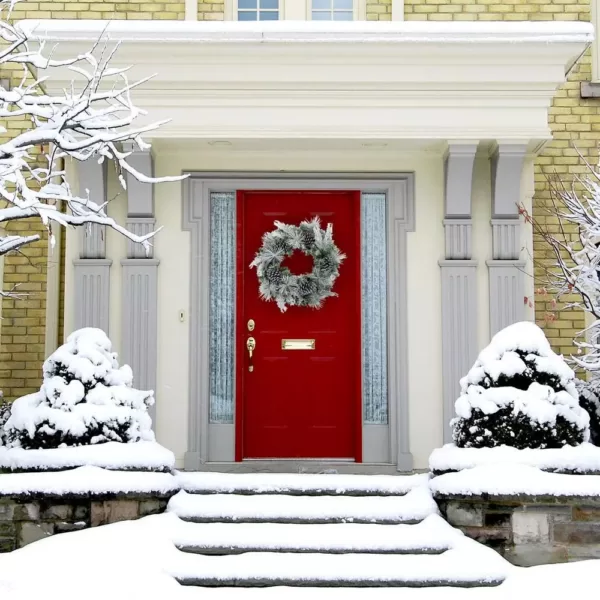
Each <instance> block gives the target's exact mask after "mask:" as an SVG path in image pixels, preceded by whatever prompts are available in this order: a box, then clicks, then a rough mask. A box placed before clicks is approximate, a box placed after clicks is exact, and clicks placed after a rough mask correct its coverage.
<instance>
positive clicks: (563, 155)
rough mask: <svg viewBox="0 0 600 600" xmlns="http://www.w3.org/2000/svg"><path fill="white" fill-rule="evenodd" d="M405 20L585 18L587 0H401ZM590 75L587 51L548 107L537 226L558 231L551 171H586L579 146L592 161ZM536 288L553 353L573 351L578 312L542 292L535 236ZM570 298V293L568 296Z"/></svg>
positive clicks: (566, 176) (544, 254)
mask: <svg viewBox="0 0 600 600" xmlns="http://www.w3.org/2000/svg"><path fill="white" fill-rule="evenodd" d="M404 11H405V14H404V16H405V19H406V20H430V21H451V20H454V21H551V20H557V21H589V20H590V12H591V4H590V0H503V1H502V2H498V1H497V0H470V1H467V0H404ZM590 79H591V54H590V52H587V53H586V54H585V55H584V57H583V58H582V60H581V61H580V63H579V64H578V65H577V66H576V67H575V69H573V71H572V72H571V73H570V75H569V78H568V81H567V83H566V84H565V85H563V86H562V87H561V88H560V89H559V90H558V93H557V94H556V97H555V99H554V102H553V104H552V107H551V108H550V117H549V121H550V126H551V129H552V132H553V136H554V139H553V141H552V142H550V143H549V144H548V145H547V146H546V148H545V149H544V151H543V152H542V154H541V156H540V157H539V158H538V159H537V161H536V166H535V197H534V211H533V213H534V214H533V216H534V219H535V220H536V221H537V222H538V223H540V225H541V226H543V227H544V228H546V229H548V230H549V231H553V232H554V233H558V227H557V225H556V222H555V219H554V220H553V218H552V217H551V216H549V215H547V212H546V210H545V209H546V208H547V207H551V206H552V202H551V197H550V186H549V183H548V179H547V178H548V177H551V176H552V175H553V174H554V173H557V174H558V176H559V177H560V178H561V179H563V180H566V181H570V180H571V179H572V178H573V176H574V175H576V174H579V173H585V172H586V167H585V166H584V164H583V161H582V160H581V159H580V158H579V156H578V150H579V152H581V154H582V155H583V156H584V157H585V158H586V159H590V160H591V161H593V162H596V160H597V156H598V151H597V147H598V144H599V142H600V100H582V99H581V98H580V94H579V87H580V82H581V81H585V80H590ZM533 251H534V263H535V273H536V289H537V290H540V291H542V293H539V294H537V295H536V301H535V314H536V320H537V322H538V324H539V325H540V326H541V327H543V328H544V330H545V332H546V335H547V336H548V339H549V340H550V342H551V343H552V346H553V347H554V349H555V350H556V351H557V352H561V353H563V354H565V355H570V354H573V353H574V352H575V348H574V346H573V337H574V336H575V335H576V334H577V332H579V331H581V330H582V329H583V328H584V326H585V325H584V316H583V313H582V312H581V311H573V310H569V311H565V310H562V311H561V309H562V308H563V307H564V305H565V302H567V301H569V300H570V299H569V298H564V300H565V302H562V303H558V304H555V303H554V302H553V299H552V297H551V295H550V294H547V293H545V292H544V291H543V288H544V287H545V279H546V275H545V273H546V269H547V268H548V267H549V266H551V265H552V264H553V262H554V258H553V254H552V251H551V250H550V249H549V248H548V247H547V246H546V245H545V244H544V243H543V242H542V241H541V240H539V239H536V240H534V247H533ZM571 299H573V298H571Z"/></svg>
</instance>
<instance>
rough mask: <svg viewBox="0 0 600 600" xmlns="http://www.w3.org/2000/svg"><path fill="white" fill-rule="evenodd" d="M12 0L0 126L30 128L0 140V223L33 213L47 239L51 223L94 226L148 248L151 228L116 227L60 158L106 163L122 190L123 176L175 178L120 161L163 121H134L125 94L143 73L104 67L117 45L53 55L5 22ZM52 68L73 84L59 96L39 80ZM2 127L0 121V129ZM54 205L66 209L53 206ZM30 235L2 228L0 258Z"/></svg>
mask: <svg viewBox="0 0 600 600" xmlns="http://www.w3.org/2000/svg"><path fill="white" fill-rule="evenodd" d="M18 1H19V0H0V42H1V43H0V46H2V49H0V68H2V67H3V66H4V67H8V66H10V67H11V68H12V69H13V71H12V72H14V66H15V65H17V66H18V67H20V68H21V74H20V76H17V77H16V78H14V79H16V81H14V80H13V86H12V87H11V89H5V87H3V86H2V85H0V119H1V120H2V121H3V122H4V123H6V122H7V121H10V120H11V119H14V120H19V121H23V120H26V121H28V122H29V123H30V124H31V125H30V127H29V128H28V129H27V130H25V131H22V132H21V133H18V134H16V135H14V136H13V137H12V138H11V139H9V140H8V141H6V142H4V143H2V144H0V198H1V199H2V200H3V201H4V206H5V208H1V209H0V224H2V223H7V222H9V221H13V220H16V219H24V218H31V217H37V218H39V219H41V221H42V223H43V224H44V225H45V227H46V228H47V230H48V234H49V236H50V237H51V239H52V227H51V224H52V223H56V224H58V225H62V226H77V227H79V226H85V225H88V224H91V223H95V224H99V225H104V226H106V227H109V228H111V229H114V230H115V231H117V232H118V233H120V234H122V235H124V236H125V237H127V238H128V239H130V240H132V241H133V242H136V243H140V244H142V245H143V246H144V247H145V248H146V250H148V249H149V248H150V244H151V239H152V237H153V236H154V235H155V234H156V232H151V233H150V234H147V235H144V236H138V235H135V234H134V233H132V232H131V231H129V230H127V229H126V228H125V227H123V226H121V225H119V224H118V223H117V222H116V221H115V220H114V219H113V218H111V217H109V216H108V215H107V213H106V207H105V206H103V205H98V204H96V203H94V202H92V201H91V200H90V199H89V197H87V196H86V197H80V196H78V195H77V194H75V193H73V190H72V189H71V186H70V184H69V182H68V181H67V179H66V177H65V172H64V162H65V160H77V161H85V160H98V161H99V162H103V161H105V160H108V161H110V163H111V164H112V165H114V167H115V169H116V172H117V176H118V179H119V181H120V182H121V183H122V185H123V187H124V182H125V177H124V176H125V174H129V175H131V176H133V177H135V178H136V179H138V180H139V181H141V182H144V183H160V182H165V181H179V180H180V179H182V177H178V176H176V177H160V178H155V177H150V176H147V175H145V174H143V173H140V172H139V171H137V170H136V169H135V168H133V167H132V166H131V165H130V164H129V162H128V159H129V157H130V156H131V152H130V151H125V150H123V149H122V148H121V146H122V145H123V144H124V143H127V146H130V147H133V148H136V149H139V150H147V149H148V148H149V147H150V145H149V144H148V143H147V142H146V141H144V139H143V135H144V134H147V133H150V132H152V131H155V130H156V129H157V128H158V127H160V126H161V125H162V124H163V123H164V121H162V122H155V123H150V124H147V125H139V124H138V119H139V117H140V116H143V115H145V111H143V110H141V109H140V108H138V107H137V106H136V105H135V104H134V102H133V100H132V96H131V93H132V91H133V90H134V89H135V88H137V87H138V86H140V85H143V84H144V83H145V82H146V81H147V78H146V79H142V80H140V81H134V82H130V81H129V79H128V69H127V68H113V67H111V66H110V62H111V59H112V58H113V56H114V54H115V52H116V51H117V49H118V44H115V45H114V46H113V47H109V46H108V45H105V46H101V45H100V44H96V45H95V46H94V47H93V48H91V49H90V51H89V52H87V53H83V54H80V55H78V56H74V57H73V58H71V59H66V60H55V59H53V58H52V48H46V44H45V43H44V42H43V41H39V40H36V39H35V32H27V31H26V30H25V29H23V28H20V27H19V26H18V24H17V25H15V24H12V23H11V22H10V20H9V19H10V11H11V9H12V7H13V6H14V4H15V3H16V2H18ZM59 67H60V68H62V69H64V68H67V69H70V70H71V71H72V72H73V77H74V81H75V78H76V79H77V84H75V82H73V83H72V85H71V86H70V87H69V88H68V89H66V90H64V92H63V93H62V94H61V95H55V96H51V95H48V94H47V93H46V92H45V89H44V84H45V82H46V81H47V80H48V79H49V78H51V77H52V74H53V69H56V68H59ZM8 72H11V71H10V70H9V71H8ZM17 72H18V71H17ZM32 73H35V74H36V76H35V77H34V76H32ZM7 131H10V130H9V129H8V128H5V127H2V126H1V125H0V133H4V134H6V132H7ZM40 150H41V151H42V154H41V155H40ZM61 206H62V207H65V208H66V210H65V211H61V210H60V209H59V207H61ZM38 239H39V236H38V235H24V236H20V235H17V234H8V233H7V232H6V231H4V232H2V233H0V255H4V254H6V253H8V252H11V251H14V250H18V249H19V248H22V247H23V246H25V245H27V244H29V243H31V242H33V241H36V240H38Z"/></svg>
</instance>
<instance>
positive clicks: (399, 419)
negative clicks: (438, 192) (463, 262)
mask: <svg viewBox="0 0 600 600" xmlns="http://www.w3.org/2000/svg"><path fill="white" fill-rule="evenodd" d="M236 189H307V190H310V189H359V190H361V191H379V192H385V193H386V194H387V195H388V220H389V222H388V244H389V246H388V252H389V261H388V269H389V274H388V286H389V287H388V294H389V298H388V307H389V308H388V310H389V318H388V327H389V330H388V331H389V333H388V335H389V338H388V339H389V353H388V361H389V371H390V379H389V383H390V389H389V395H390V396H389V397H390V424H389V430H390V431H389V446H388V448H389V450H388V452H386V455H388V456H390V457H391V461H392V463H393V464H395V465H396V468H397V469H398V470H401V471H409V470H411V469H412V456H411V454H410V444H409V437H408V434H409V419H408V358H407V356H408V348H407V328H408V325H407V320H408V316H407V300H406V263H407V255H406V234H407V232H409V231H413V230H414V225H415V224H414V215H415V208H414V175H413V174H398V173H394V174H376V175H374V174H356V173H355V174H348V175H346V174H339V173H337V174H330V173H318V174H314V173H286V174H281V173H277V174H270V173H269V174H265V173H237V174H232V173H215V172H212V173H198V172H195V173H191V176H190V177H189V178H188V179H186V180H185V181H184V182H183V223H182V227H183V229H184V230H185V231H189V232H190V233H191V273H190V282H191V285H190V306H191V314H190V356H189V371H190V384H189V418H188V451H187V452H186V454H185V461H184V464H185V468H186V469H200V468H209V467H208V466H206V467H205V466H204V465H205V463H206V462H207V461H210V462H211V463H213V461H218V463H217V462H214V463H213V464H219V465H221V464H223V462H224V461H227V460H229V458H230V457H231V456H232V455H233V449H232V448H229V447H228V448H225V447H224V446H223V445H222V444H215V443H213V442H212V440H210V441H209V435H210V432H211V431H212V426H211V427H210V429H209V424H208V408H209V406H208V403H209V390H208V359H209V357H208V352H207V349H208V328H209V311H208V304H209V303H208V299H209V298H208V291H209V290H208V285H207V282H208V281H209V260H208V257H209V252H208V250H209V244H210V230H209V210H208V209H209V202H210V193H211V192H231V191H235V190H236ZM215 433H216V431H215ZM233 437H235V436H232V438H231V442H230V443H231V444H233V442H234V440H233ZM363 439H366V436H365V435H363ZM215 453H218V454H219V455H220V457H217V456H215ZM376 454H377V455H379V454H381V452H380V450H378V449H377V448H373V450H371V449H370V448H367V452H366V455H367V456H369V457H373V458H374V457H375V455H376ZM285 464H290V462H289V461H285Z"/></svg>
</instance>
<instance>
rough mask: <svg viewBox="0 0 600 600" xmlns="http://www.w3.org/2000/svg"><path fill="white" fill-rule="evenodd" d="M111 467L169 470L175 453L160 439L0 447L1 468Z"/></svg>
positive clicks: (135, 469)
mask: <svg viewBox="0 0 600 600" xmlns="http://www.w3.org/2000/svg"><path fill="white" fill-rule="evenodd" d="M86 465H87V466H92V467H101V468H103V469H110V470H118V469H122V470H126V471H127V470H130V471H165V472H170V471H172V470H173V468H174V466H175V455H174V454H173V453H172V452H171V451H170V450H167V449H166V448H164V447H163V446H161V445H160V444H157V443H156V442H137V443H135V444H123V443H119V442H107V443H106V444H96V445H95V446H77V447H67V448H50V449H48V450H24V449H23V448H0V470H2V469H4V470H10V471H60V470H62V469H72V468H74V467H83V466H86Z"/></svg>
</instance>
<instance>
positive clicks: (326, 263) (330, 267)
mask: <svg viewBox="0 0 600 600" xmlns="http://www.w3.org/2000/svg"><path fill="white" fill-rule="evenodd" d="M335 269H336V265H335V263H334V262H333V261H332V260H331V258H330V257H329V256H328V255H325V256H322V257H321V258H320V259H319V273H320V274H321V275H322V276H325V277H329V276H330V275H333V273H335Z"/></svg>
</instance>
